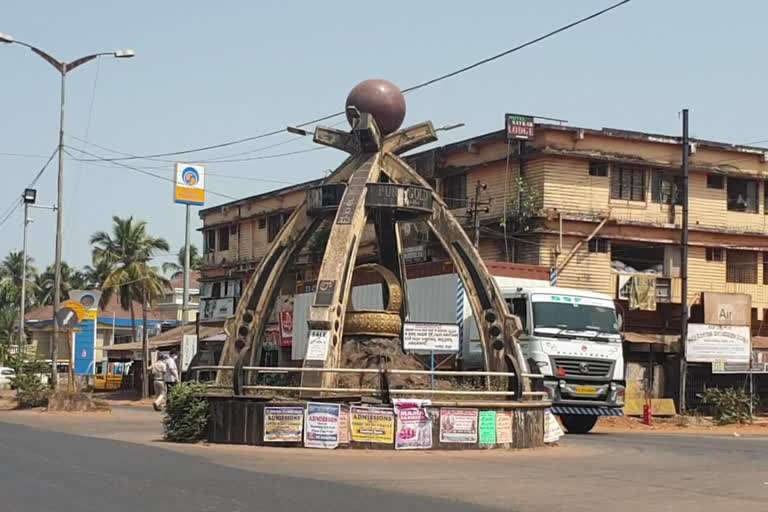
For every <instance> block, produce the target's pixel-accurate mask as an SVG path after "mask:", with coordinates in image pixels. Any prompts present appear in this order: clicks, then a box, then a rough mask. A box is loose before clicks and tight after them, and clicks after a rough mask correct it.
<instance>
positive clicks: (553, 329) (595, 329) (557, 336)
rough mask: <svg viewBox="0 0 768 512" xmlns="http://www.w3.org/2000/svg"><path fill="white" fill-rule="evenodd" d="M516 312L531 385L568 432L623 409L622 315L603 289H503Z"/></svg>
mask: <svg viewBox="0 0 768 512" xmlns="http://www.w3.org/2000/svg"><path fill="white" fill-rule="evenodd" d="M502 293H503V295H504V298H505V300H506V302H507V304H508V305H509V308H510V312H512V313H513V314H514V315H516V316H518V317H519V318H520V321H521V322H522V324H523V332H522V333H521V334H520V339H519V342H520V348H521V350H522V352H523V354H524V356H525V357H526V359H527V360H528V364H529V367H530V371H531V372H532V373H540V374H541V375H542V376H543V379H536V381H535V383H536V386H537V387H539V388H540V390H541V391H545V392H547V394H548V395H549V398H550V399H551V400H552V412H553V413H554V414H557V415H558V416H560V419H561V421H562V423H563V426H564V427H565V429H566V430H567V431H568V432H570V433H586V432H589V431H590V430H591V429H592V428H593V427H594V425H595V424H596V423H597V419H598V417H599V416H620V415H622V414H623V411H622V408H623V407H624V395H625V373H624V357H623V352H622V341H621V333H620V330H621V317H620V316H619V315H617V314H616V308H615V306H614V302H613V300H612V299H611V297H609V296H608V295H604V294H601V293H595V292H589V291H586V290H576V289H568V288H557V287H551V288H550V287H542V288H517V289H515V290H504V289H502Z"/></svg>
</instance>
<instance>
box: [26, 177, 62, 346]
mask: <svg viewBox="0 0 768 512" xmlns="http://www.w3.org/2000/svg"><path fill="white" fill-rule="evenodd" d="M21 197H22V201H23V202H24V236H23V242H22V251H21V253H22V261H23V267H22V272H21V303H20V304H19V343H18V346H19V353H21V347H22V346H23V345H24V337H25V334H24V315H25V309H26V306H27V227H28V226H29V225H30V224H31V223H32V219H30V218H29V208H30V207H32V208H42V209H46V210H55V209H56V207H55V206H43V205H37V204H35V202H36V201H37V190H35V189H33V188H27V189H24V194H22V196H21Z"/></svg>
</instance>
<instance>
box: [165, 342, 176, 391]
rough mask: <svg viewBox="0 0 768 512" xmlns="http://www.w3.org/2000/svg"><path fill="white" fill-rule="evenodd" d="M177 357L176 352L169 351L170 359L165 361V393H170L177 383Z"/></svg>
mask: <svg viewBox="0 0 768 512" xmlns="http://www.w3.org/2000/svg"><path fill="white" fill-rule="evenodd" d="M177 357H179V355H178V352H176V351H175V350H171V354H170V357H168V358H167V359H166V360H165V387H166V388H167V390H166V392H167V393H170V392H171V390H172V389H173V386H175V385H176V384H177V383H178V382H179V369H178V366H176V358H177Z"/></svg>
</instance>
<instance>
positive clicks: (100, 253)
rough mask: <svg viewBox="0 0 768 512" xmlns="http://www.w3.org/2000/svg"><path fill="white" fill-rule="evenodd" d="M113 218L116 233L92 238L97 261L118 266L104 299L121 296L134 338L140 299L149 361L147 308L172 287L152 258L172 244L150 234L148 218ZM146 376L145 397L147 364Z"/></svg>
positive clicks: (144, 393)
mask: <svg viewBox="0 0 768 512" xmlns="http://www.w3.org/2000/svg"><path fill="white" fill-rule="evenodd" d="M112 221H113V225H112V233H107V232H104V231H100V232H97V233H94V234H93V236H92V237H91V244H92V245H93V262H94V264H95V265H97V266H98V265H99V264H100V263H101V264H102V265H106V264H110V265H113V267H114V268H113V270H112V272H111V273H110V274H109V275H108V276H107V278H106V279H105V280H104V283H103V284H102V291H103V294H102V300H103V301H105V302H106V301H109V299H110V297H111V296H112V295H113V294H115V293H117V294H118V295H119V297H120V306H121V307H122V308H123V309H125V310H127V311H129V312H130V314H131V325H132V327H133V339H134V341H135V340H136V338H137V337H138V336H137V326H136V314H135V312H134V310H133V303H134V301H140V303H141V304H142V317H143V319H144V337H143V340H142V353H143V354H144V356H145V360H146V356H147V352H148V351H147V342H148V340H147V320H146V316H147V310H148V308H149V307H150V305H151V303H152V302H153V301H155V300H156V299H157V297H158V296H159V295H162V293H163V291H164V289H165V288H166V287H167V286H168V280H167V279H165V278H164V277H162V276H161V275H160V273H159V272H158V271H157V269H155V268H154V267H151V266H150V265H149V261H150V260H151V259H152V257H153V256H154V255H155V254H156V253H157V252H160V251H163V252H167V251H168V250H169V246H168V242H167V241H166V240H165V239H163V238H156V237H154V236H152V235H151V234H149V232H148V230H147V223H146V222H144V221H135V220H134V219H133V217H129V218H127V219H121V218H120V217H117V216H115V217H112ZM142 375H143V377H144V386H143V389H142V396H144V397H146V396H147V395H148V385H149V382H148V379H147V378H146V366H145V365H142Z"/></svg>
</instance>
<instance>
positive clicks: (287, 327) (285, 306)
mask: <svg viewBox="0 0 768 512" xmlns="http://www.w3.org/2000/svg"><path fill="white" fill-rule="evenodd" d="M281 302H282V306H281V310H280V346H281V347H290V346H292V345H293V297H283V298H282V301H281Z"/></svg>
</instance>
